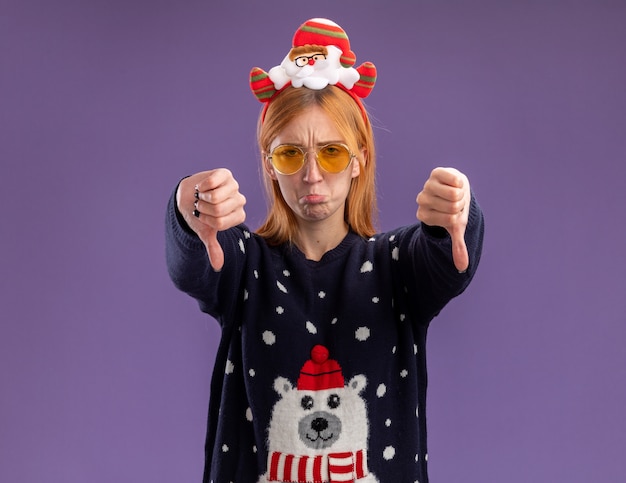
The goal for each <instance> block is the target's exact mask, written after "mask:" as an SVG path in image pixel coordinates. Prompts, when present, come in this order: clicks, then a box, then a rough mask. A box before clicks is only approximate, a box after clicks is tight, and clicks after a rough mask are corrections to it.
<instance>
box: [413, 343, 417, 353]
mask: <svg viewBox="0 0 626 483" xmlns="http://www.w3.org/2000/svg"><path fill="white" fill-rule="evenodd" d="M413 354H417V344H413Z"/></svg>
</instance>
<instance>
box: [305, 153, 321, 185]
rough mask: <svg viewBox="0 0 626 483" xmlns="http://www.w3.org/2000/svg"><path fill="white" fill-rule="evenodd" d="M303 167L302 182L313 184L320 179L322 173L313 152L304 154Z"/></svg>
mask: <svg viewBox="0 0 626 483" xmlns="http://www.w3.org/2000/svg"><path fill="white" fill-rule="evenodd" d="M305 156H306V158H305V165H304V180H305V181H308V182H309V183H314V182H316V181H319V180H321V179H322V171H321V169H320V165H319V164H318V163H317V157H316V155H315V152H314V151H311V152H308V153H306V155H305Z"/></svg>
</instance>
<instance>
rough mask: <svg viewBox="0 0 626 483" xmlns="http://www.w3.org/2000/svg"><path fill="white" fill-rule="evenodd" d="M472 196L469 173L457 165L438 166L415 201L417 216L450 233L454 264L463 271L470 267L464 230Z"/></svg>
mask: <svg viewBox="0 0 626 483" xmlns="http://www.w3.org/2000/svg"><path fill="white" fill-rule="evenodd" d="M471 196H472V195H471V190H470V184H469V180H468V179H467V176H465V175H464V174H463V173H461V172H460V171H458V170H456V169H454V168H435V169H434V170H433V171H432V172H431V173H430V177H429V178H428V180H427V181H426V183H425V184H424V189H423V190H422V191H421V192H420V193H419V194H418V195H417V200H416V201H417V203H418V205H419V206H418V209H417V219H418V220H420V221H422V222H424V223H426V224H427V225H430V226H440V227H443V228H445V229H446V230H447V232H448V233H449V234H450V237H451V240H452V258H453V260H454V266H455V267H456V269H457V270H458V271H459V272H461V273H462V272H465V271H466V270H467V268H468V267H469V255H468V253H467V246H466V245H465V229H466V227H467V220H468V216H469V207H470V201H471Z"/></svg>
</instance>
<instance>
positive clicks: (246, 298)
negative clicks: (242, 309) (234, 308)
mask: <svg viewBox="0 0 626 483" xmlns="http://www.w3.org/2000/svg"><path fill="white" fill-rule="evenodd" d="M243 300H244V301H246V300H248V290H246V289H243Z"/></svg>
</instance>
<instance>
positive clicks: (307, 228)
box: [293, 220, 348, 262]
mask: <svg viewBox="0 0 626 483" xmlns="http://www.w3.org/2000/svg"><path fill="white" fill-rule="evenodd" d="M328 225H329V224H328V223H320V222H315V223H306V222H304V223H303V222H301V223H300V224H299V226H298V232H297V233H296V235H295V237H294V240H293V242H294V244H295V245H296V246H297V247H298V249H299V250H300V251H301V252H302V253H304V256H305V257H306V258H307V259H308V260H313V261H316V262H319V261H320V260H321V259H322V257H323V256H324V254H325V253H326V252H328V251H330V250H332V249H333V248H336V247H337V246H338V245H339V244H340V243H341V242H342V241H343V239H344V238H345V237H346V235H347V234H348V224H347V223H346V222H345V221H343V220H341V224H340V225H339V224H336V226H328Z"/></svg>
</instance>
